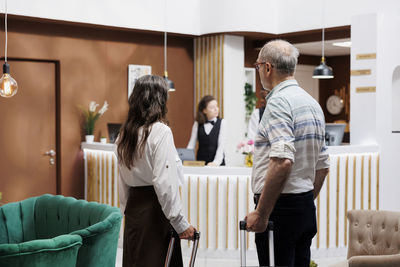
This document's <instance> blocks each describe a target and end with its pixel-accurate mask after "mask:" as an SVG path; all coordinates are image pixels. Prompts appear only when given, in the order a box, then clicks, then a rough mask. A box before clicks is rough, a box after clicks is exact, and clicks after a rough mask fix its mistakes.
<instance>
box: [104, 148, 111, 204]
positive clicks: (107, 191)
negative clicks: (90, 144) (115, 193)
mask: <svg viewBox="0 0 400 267" xmlns="http://www.w3.org/2000/svg"><path fill="white" fill-rule="evenodd" d="M109 156H110V155H109V154H106V158H105V161H104V166H105V167H106V175H105V176H106V181H107V183H106V203H107V204H108V205H111V202H109V201H108V200H109V199H110V183H109V181H110V175H109V169H108V163H109V162H110V159H109Z"/></svg>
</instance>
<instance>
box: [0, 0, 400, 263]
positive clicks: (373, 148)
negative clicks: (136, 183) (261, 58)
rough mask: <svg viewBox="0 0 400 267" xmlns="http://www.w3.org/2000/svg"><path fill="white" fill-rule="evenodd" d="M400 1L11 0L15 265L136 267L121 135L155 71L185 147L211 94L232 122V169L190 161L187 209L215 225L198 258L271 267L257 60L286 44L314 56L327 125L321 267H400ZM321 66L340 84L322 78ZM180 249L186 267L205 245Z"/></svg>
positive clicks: (0, 246)
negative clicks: (244, 229)
mask: <svg viewBox="0 0 400 267" xmlns="http://www.w3.org/2000/svg"><path fill="white" fill-rule="evenodd" d="M399 10H400V2H399V1H396V0H385V1H374V0H353V1H344V0H337V1H328V0H301V1H298V0H254V1H226V0H216V1H211V0H186V1H180V0H152V1H128V0H119V1H106V0H97V1H95V0H81V1H77V0H71V1H64V0H59V1H51V0H35V1H27V0H12V1H11V0H0V13H1V16H0V29H1V31H0V51H1V52H0V54H1V60H2V64H3V63H4V66H3V77H2V78H1V80H0V89H1V97H0V114H1V116H0V125H1V130H0V170H1V171H0V266H3V265H4V266H54V265H51V264H50V265H49V264H46V263H44V262H45V260H43V259H46V260H49V262H52V261H53V263H54V262H59V263H60V264H59V265H60V266H118V267H120V266H122V255H123V242H122V241H123V230H124V225H125V220H124V217H123V216H122V215H121V213H120V209H119V208H120V195H119V194H120V192H119V186H120V184H119V183H120V182H119V181H120V180H119V177H120V169H119V165H118V164H119V163H118V160H117V156H116V144H115V139H116V138H117V135H118V131H119V129H120V127H121V124H123V123H124V122H125V120H126V117H127V114H128V110H129V104H128V98H129V96H130V94H131V93H132V90H133V87H134V84H135V82H136V81H137V79H138V78H139V77H141V76H143V75H146V74H152V75H159V76H164V77H165V78H167V79H168V81H169V82H173V85H172V84H171V83H169V84H168V86H170V88H173V90H170V91H169V92H168V102H167V109H168V112H167V115H166V118H167V120H168V125H169V127H170V128H171V131H172V134H173V141H174V144H175V147H176V148H178V149H179V150H180V149H182V150H181V151H183V152H182V153H187V152H192V150H188V149H186V148H187V147H188V143H189V140H190V139H191V134H192V126H193V125H194V122H195V120H196V112H197V105H198V103H199V101H200V100H201V99H202V98H203V97H204V96H206V95H212V96H214V97H215V100H216V101H217V102H218V105H219V117H220V118H222V119H223V121H225V126H224V127H225V130H224V131H225V135H224V140H223V141H222V142H223V144H224V155H225V162H226V166H204V162H201V161H196V160H195V159H193V160H192V159H189V160H186V161H185V159H183V165H184V166H183V167H182V168H183V174H184V177H183V182H182V184H181V185H180V187H179V196H180V199H181V201H182V206H183V207H182V208H183V213H184V215H185V217H186V218H187V219H188V221H189V223H190V224H191V225H193V226H194V227H195V228H196V229H197V230H198V231H200V232H201V236H200V239H199V243H198V251H197V257H196V261H195V263H196V264H195V266H198V267H199V266H200V267H206V266H208V267H211V266H221V267H225V266H244V265H241V264H240V261H241V259H240V255H241V254H240V251H241V249H240V248H241V245H243V247H244V248H245V251H246V255H247V265H246V266H258V260H257V251H256V245H255V236H254V233H248V234H246V236H245V238H244V240H243V239H242V238H241V234H240V233H241V232H240V230H239V221H240V220H243V218H244V217H245V216H246V215H247V214H248V213H249V212H251V211H252V210H254V203H253V191H252V186H251V185H252V183H251V179H252V163H253V161H252V160H253V158H252V149H253V147H252V146H253V144H252V142H249V141H250V140H251V138H249V137H248V136H247V133H248V127H249V126H248V125H249V121H250V118H251V114H252V112H253V110H254V109H256V108H260V106H261V105H262V101H260V99H261V98H262V96H261V90H262V89H263V88H262V87H263V86H262V84H261V81H260V76H259V74H258V72H257V70H256V66H255V65H254V63H256V62H257V58H258V55H259V52H260V50H261V48H262V47H263V46H264V44H265V43H267V42H268V41H271V40H274V39H283V40H287V41H288V42H290V43H291V44H293V45H294V46H295V47H296V48H297V49H298V50H299V53H300V56H299V58H298V65H297V67H296V72H295V75H294V76H295V79H296V80H297V82H298V83H299V85H300V86H301V87H302V88H303V89H304V90H305V91H306V92H307V93H308V94H310V95H311V96H312V97H313V98H314V99H315V100H316V101H317V102H318V103H319V104H320V106H321V108H322V110H323V113H324V116H325V121H326V133H327V134H326V135H325V137H326V142H327V145H328V149H327V151H328V154H329V161H330V163H329V164H330V167H329V174H328V176H327V177H326V178H325V183H324V185H323V187H322V189H321V192H320V194H319V196H318V198H316V199H315V207H316V221H317V228H318V232H317V234H316V235H315V237H314V238H313V241H312V245H311V260H312V263H313V264H317V265H318V266H400V233H399V231H398V228H399V224H400V204H399V203H400V197H399V193H398V189H396V188H400V179H399V177H398V170H397V164H398V157H399V156H398V153H399V152H398V151H399V149H400V137H399V136H400V49H399V48H398V44H399V43H400V35H399V34H398V33H399V32H400V12H399ZM321 61H322V62H324V64H325V63H326V65H327V66H329V67H330V68H331V70H332V71H333V77H331V78H330V79H325V78H326V77H325V78H324V77H319V78H318V77H317V78H316V77H313V75H314V76H315V69H316V67H317V66H319V65H320V64H321ZM326 65H325V67H327V66H326ZM5 66H6V67H5ZM10 76H11V77H12V78H13V79H12V78H10ZM6 80H7V81H6ZM13 81H16V83H17V84H18V89H17V88H16V85H13V84H12V82H13ZM8 82H10V83H11V85H10V84H6V83H8ZM6 86H8V87H7V89H5V88H6ZM172 86H173V87H172ZM7 90H8V91H7ZM93 114H97V117H96V118H95V119H94V121H93V124H92V125H89V124H88V116H92V115H93ZM196 125H197V124H196ZM90 127H91V128H90ZM89 128H90V131H88V129H89ZM91 138H92V139H91ZM238 144H239V145H238ZM197 149H198V147H196V148H195V151H196V150H197ZM245 149H250V150H248V151H246V150H245ZM396 155H397V156H396ZM186 156H187V155H186ZM189 156H191V155H189ZM249 156H250V158H249ZM249 159H251V160H250V161H249ZM167 168H168V166H167ZM46 194H50V195H46ZM33 197H36V198H34V199H32V198H33ZM359 211H370V212H371V213H369V217H368V219H365V218H364V219H363V218H359V217H357V216H359V215H360V213H359ZM384 211H387V213H384ZM372 212H373V213H372ZM28 216H31V217H32V218H33V220H35V221H36V225H34V223H33V222H31V221H29V220H28V219H26V218H27V217H28ZM71 218H72V219H71ZM75 220H76V221H75ZM66 221H67V223H66ZM359 224H360V225H361V226H362V227H361V226H360V227H359ZM82 225H83V226H82ZM30 228H32V229H30ZM361 228H362V229H361ZM17 231H19V233H18V234H16V232H17ZM96 233H97V234H96ZM50 239H51V240H53V241H52V243H51V242H48V243H44V241H43V240H50ZM40 240H42V241H43V242H42V243H40V244H39V243H32V244H33V245H31V243H29V242H39V241H40ZM46 242H47V241H46ZM68 242H69V243H68ZM24 243H29V244H27V245H26V246H24ZM67 243H68V245H67ZM41 244H42V245H43V246H44V248H43V250H46V249H47V250H46V252H45V253H46V255H41V256H37V255H38V254H37V252H32V251H31V250H32V247H33V246H40V245H41ZM55 244H56V245H58V246H62V245H64V246H65V247H68V249H58V248H57V249H55V248H54V247H52V246H55ZM181 246H182V254H183V261H184V265H185V266H186V265H188V262H189V260H190V257H191V253H192V248H193V242H188V241H186V240H184V241H181ZM24 249H27V250H28V251H29V253H28V252H26V253H25V254H24V252H23V250H24ZM49 251H57V253H58V254H57V255H53V254H54V253H53V254H52V252H49ZM13 253H14V254H13ZM11 254H12V255H11ZM27 254H32V255H34V256H32V258H29V257H28V259H25V263H23V262H24V261H23V260H21V259H19V258H23V257H25V256H26V255H27ZM10 255H11V256H10ZM73 255H75V256H73ZM67 258H68V259H67ZM92 259H93V260H92ZM36 260H38V261H39V260H43V262H42V264H40V263H37V264H36V263H33V262H34V261H36ZM15 262H19V264H20V265H14V263H15ZM360 262H361V263H360ZM35 264H36V265H35ZM357 264H358V265H357ZM360 264H361V265H360ZM310 266H316V265H310Z"/></svg>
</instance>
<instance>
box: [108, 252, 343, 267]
mask: <svg viewBox="0 0 400 267" xmlns="http://www.w3.org/2000/svg"><path fill="white" fill-rule="evenodd" d="M183 254H184V255H186V254H188V255H189V254H190V252H188V251H184V253H183ZM201 256H202V255H201V252H199V256H198V257H197V259H196V267H232V266H240V261H239V255H237V256H235V255H232V258H231V259H220V258H217V257H212V258H211V257H209V258H204V257H201ZM183 260H184V266H188V262H189V257H188V256H184V259H183ZM343 260H344V258H343V257H331V258H325V259H323V258H321V259H316V260H315V262H316V263H317V264H318V267H329V266H330V265H331V264H334V263H336V262H339V261H343ZM115 266H116V267H122V248H118V251H117V263H116V265H115ZM247 266H258V261H257V259H256V258H255V256H254V255H249V257H248V260H247Z"/></svg>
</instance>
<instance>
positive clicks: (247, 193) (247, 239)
mask: <svg viewBox="0 0 400 267" xmlns="http://www.w3.org/2000/svg"><path fill="white" fill-rule="evenodd" d="M249 184H250V177H247V187H246V201H247V205H246V207H247V210H246V214H249V204H250V203H249V187H250V186H249ZM246 241H247V242H246V249H249V234H247V235H246Z"/></svg>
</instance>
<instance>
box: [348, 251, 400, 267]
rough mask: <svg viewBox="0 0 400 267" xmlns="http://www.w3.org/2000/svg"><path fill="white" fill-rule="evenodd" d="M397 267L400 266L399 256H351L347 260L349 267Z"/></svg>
mask: <svg viewBox="0 0 400 267" xmlns="http://www.w3.org/2000/svg"><path fill="white" fill-rule="evenodd" d="M375 266H385V267H397V266H400V254H394V255H373V256H372V255H365V256H353V257H351V258H350V259H349V267H375Z"/></svg>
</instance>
